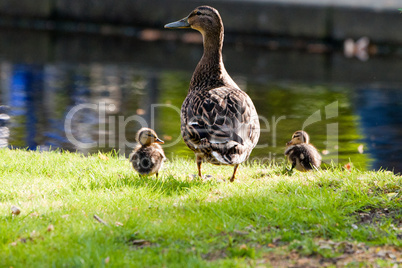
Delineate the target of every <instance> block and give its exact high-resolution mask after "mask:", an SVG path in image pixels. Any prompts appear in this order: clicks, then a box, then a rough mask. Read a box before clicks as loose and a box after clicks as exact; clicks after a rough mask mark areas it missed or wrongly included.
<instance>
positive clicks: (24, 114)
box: [0, 62, 402, 172]
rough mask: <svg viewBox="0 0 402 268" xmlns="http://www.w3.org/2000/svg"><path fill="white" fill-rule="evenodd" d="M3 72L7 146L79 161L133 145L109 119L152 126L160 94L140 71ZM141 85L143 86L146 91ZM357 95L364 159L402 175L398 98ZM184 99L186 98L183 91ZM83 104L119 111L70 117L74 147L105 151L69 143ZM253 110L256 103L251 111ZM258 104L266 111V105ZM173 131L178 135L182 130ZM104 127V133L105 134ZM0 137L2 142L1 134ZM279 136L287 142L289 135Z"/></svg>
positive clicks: (61, 67)
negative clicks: (73, 154)
mask: <svg viewBox="0 0 402 268" xmlns="http://www.w3.org/2000/svg"><path fill="white" fill-rule="evenodd" d="M0 66H1V68H2V74H3V76H2V77H3V81H2V82H3V83H2V91H1V100H2V104H3V105H8V106H10V109H9V112H8V113H9V114H10V115H11V119H10V121H11V124H9V127H10V130H11V131H10V138H9V140H8V142H9V145H10V146H12V147H25V148H28V149H32V150H35V149H37V148H38V146H39V148H40V149H41V150H48V149H49V148H53V149H54V148H62V149H67V150H72V151H78V152H82V153H91V152H96V151H97V150H112V149H114V148H116V147H118V146H119V142H120V141H113V140H112V139H115V138H116V139H118V135H117V134H119V135H121V134H124V135H125V136H127V137H131V139H128V140H129V141H130V142H132V141H133V137H134V132H135V130H137V129H138V126H131V127H129V128H128V129H129V130H128V132H126V133H108V130H110V129H113V130H115V128H112V127H113V126H112V124H115V123H117V122H118V121H117V119H116V118H114V119H113V118H112V117H110V115H112V116H115V117H117V116H124V118H128V117H129V116H132V115H133V114H136V113H137V114H140V115H141V116H142V118H144V120H145V121H147V123H148V125H151V124H150V122H149V121H150V120H151V118H150V113H149V111H148V110H149V107H150V104H152V103H158V94H160V92H158V91H159V90H160V88H159V86H158V80H159V78H160V77H158V75H156V74H155V73H153V72H151V71H149V72H143V71H138V69H135V68H134V67H130V66H123V65H114V66H110V65H91V64H88V65H74V64H70V65H69V64H47V65H29V64H10V63H4V62H3V63H2V65H0ZM245 79H246V78H245ZM135 84H138V85H139V86H135ZM145 84H146V85H148V86H144V85H145ZM356 93H357V94H356V97H355V102H354V103H355V105H354V106H355V107H356V114H357V115H358V117H359V120H360V127H361V131H362V134H363V136H364V139H363V143H365V144H367V146H368V150H365V153H369V154H370V155H371V156H372V157H373V158H374V164H373V166H372V167H373V168H380V167H387V168H389V169H394V170H395V171H398V172H399V171H401V169H402V164H401V160H402V156H401V154H399V151H400V150H401V148H402V142H401V141H400V139H399V137H400V136H401V134H402V133H401V132H402V127H401V126H402V124H401V123H402V119H401V117H400V116H398V115H400V114H401V112H402V107H401V103H402V102H401V97H400V94H398V92H397V90H384V89H379V88H370V89H361V90H358V91H357V92H356ZM183 94H184V95H185V91H183ZM284 94H289V93H284ZM178 98H180V100H179V102H180V103H181V102H182V98H183V99H184V97H183V96H178ZM281 101H283V102H284V103H283V104H281V105H279V106H280V107H287V105H288V103H285V102H286V101H289V100H288V99H287V98H283V99H281ZM85 103H95V104H97V105H98V107H99V103H105V105H106V104H113V105H114V106H115V107H116V110H115V111H104V112H105V116H104V117H100V116H99V111H91V110H90V109H86V110H85V109H84V110H82V111H80V113H78V114H76V115H75V116H74V120H73V124H72V126H73V127H72V129H71V133H73V135H74V136H75V137H76V138H77V139H78V140H79V141H81V142H84V143H88V144H89V143H91V142H96V141H99V140H101V139H103V140H105V141H106V143H107V144H106V146H104V147H94V148H90V149H86V148H80V147H79V146H77V145H76V144H72V143H71V142H70V141H69V140H68V139H67V137H66V130H65V129H64V127H65V125H64V124H65V120H66V116H67V114H68V112H69V111H70V110H71V109H72V108H73V107H76V106H77V105H79V104H85ZM257 103H258V102H257V101H256V105H257ZM261 103H262V105H265V102H260V104H261ZM105 107H108V106H107V105H106V106H105ZM259 109H260V108H259V107H257V110H259ZM260 110H262V109H260ZM106 112H108V113H106ZM282 112H283V111H270V113H272V115H280V114H282ZM112 119H113V120H112ZM110 120H111V121H110ZM157 120H158V118H157ZM339 120H342V119H341V118H340V119H339ZM171 124H174V125H175V128H178V127H179V124H180V123H179V122H171ZM105 125H108V127H102V126H105ZM157 125H158V124H156V126H157ZM176 125H177V127H176ZM102 132H104V133H102ZM2 133H5V135H6V134H7V132H4V131H2ZM165 134H169V135H171V134H170V133H165ZM102 135H103V136H102ZM278 135H279V136H281V137H288V136H289V133H278ZM3 136H4V135H3ZM6 136H7V135H6ZM343 142H345V143H348V142H351V141H350V140H346V141H343ZM353 142H356V141H353ZM113 145H114V146H113ZM119 149H122V151H121V152H122V153H124V154H127V153H128V152H129V150H130V148H121V147H120V148H119ZM173 149H174V148H173ZM265 153H267V152H265ZM354 153H357V152H354Z"/></svg>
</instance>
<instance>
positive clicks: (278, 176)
mask: <svg viewBox="0 0 402 268" xmlns="http://www.w3.org/2000/svg"><path fill="white" fill-rule="evenodd" d="M0 155H1V157H2V159H3V162H2V163H1V164H0V217H1V222H0V241H1V242H0V249H1V250H0V266H5V267H9V266H13V267H18V266H27V265H29V266H37V267H43V266H63V265H65V266H103V265H111V266H127V265H131V266H143V267H145V266H146V267H150V266H151V267H152V266H158V267H159V266H163V265H166V266H170V267H171V266H178V267H197V266H198V267H206V266H212V267H222V266H234V265H238V266H253V265H258V264H259V263H260V264H264V265H265V264H267V265H268V264H269V263H271V259H269V258H271V257H272V265H273V266H275V263H274V260H275V258H277V256H280V255H281V254H284V256H286V257H284V258H282V261H287V263H288V264H289V265H290V264H292V263H293V264H295V263H296V264H297V260H296V259H295V258H293V257H292V256H294V255H295V254H296V255H297V256H298V258H299V259H300V258H301V259H303V258H307V259H311V261H318V263H319V262H320V260H321V262H322V261H329V260H332V261H333V262H335V263H336V262H337V260H338V259H337V258H339V260H338V261H340V260H341V259H342V258H340V256H343V257H345V256H346V257H348V258H349V257H350V256H351V253H349V251H347V248H349V247H351V248H353V250H354V252H355V253H356V252H358V250H363V248H364V250H365V252H366V253H367V254H369V255H370V256H372V258H371V259H370V258H363V257H362V259H361V260H360V259H359V260H358V262H362V263H367V262H371V261H373V259H374V260H375V262H376V263H382V262H383V264H381V265H384V266H386V265H389V264H395V263H397V262H398V258H400V257H402V256H400V255H398V254H399V253H397V252H393V251H392V249H397V248H398V247H401V246H402V244H401V242H400V241H401V236H402V218H401V216H400V215H401V211H402V202H401V200H402V199H401V192H400V190H401V185H402V180H401V177H400V176H396V175H394V174H393V173H391V172H387V171H378V172H373V171H360V170H358V169H356V168H352V169H350V170H347V169H345V168H343V167H336V166H334V167H331V168H328V169H325V170H320V171H317V172H310V173H301V172H294V173H293V174H292V175H291V176H289V175H288V174H286V172H283V170H284V167H283V166H280V165H274V164H271V165H262V164H258V163H251V164H246V165H243V166H241V167H240V169H239V172H238V175H237V179H236V180H235V182H234V183H230V182H228V178H229V177H230V175H231V172H232V171H233V168H232V167H219V166H213V165H209V164H204V165H203V172H204V174H206V175H210V176H205V177H204V178H198V177H197V176H193V175H194V174H196V171H197V168H196V165H195V163H194V161H193V159H181V158H178V159H170V160H169V161H168V162H167V163H166V165H165V167H164V169H163V171H162V172H161V173H160V178H159V179H156V178H155V177H144V178H140V177H139V176H138V175H137V174H136V173H135V172H134V171H133V170H132V168H131V166H130V164H129V162H128V160H127V159H125V158H124V157H120V156H118V155H116V154H113V153H111V154H106V155H104V156H100V155H98V154H95V155H90V156H87V157H84V156H82V155H79V154H74V153H68V152H43V153H40V152H27V151H23V150H8V149H3V150H0ZM13 205H15V206H18V207H19V208H20V210H21V213H20V214H19V215H12V214H11V206H13ZM95 214H96V215H97V216H98V217H99V218H100V219H101V220H102V222H104V223H102V222H99V221H97V220H95V219H94V217H93V216H94V215H95ZM359 243H362V244H361V245H360V246H357V245H359ZM344 248H346V249H344ZM359 248H360V249H359ZM372 248H379V250H378V252H380V251H381V250H383V251H384V252H385V253H381V254H379V256H376V254H377V253H378V252H377V253H376V251H375V250H373V249H372ZM292 254H293V255H292ZM267 256H270V257H269V258H268V257H267ZM346 257H345V258H346ZM393 257H395V258H393ZM345 258H343V259H342V260H344V259H345ZM313 259H314V260H313ZM379 260H381V261H379ZM349 262H350V263H352V262H353V260H352V259H350V261H349ZM285 263H286V262H285Z"/></svg>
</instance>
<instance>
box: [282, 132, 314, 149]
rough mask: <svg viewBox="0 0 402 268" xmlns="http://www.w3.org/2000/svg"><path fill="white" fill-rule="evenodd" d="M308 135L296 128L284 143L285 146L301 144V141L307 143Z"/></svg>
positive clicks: (308, 140)
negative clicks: (289, 138)
mask: <svg viewBox="0 0 402 268" xmlns="http://www.w3.org/2000/svg"><path fill="white" fill-rule="evenodd" d="M309 142H310V137H309V135H308V134H307V132H306V131H303V130H298V131H296V132H295V133H293V135H292V139H291V140H290V141H288V142H287V143H286V146H290V145H295V144H301V143H309Z"/></svg>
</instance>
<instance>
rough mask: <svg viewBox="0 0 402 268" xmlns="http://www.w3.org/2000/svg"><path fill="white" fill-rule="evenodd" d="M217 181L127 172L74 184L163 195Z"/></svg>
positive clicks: (182, 191) (74, 185) (185, 190)
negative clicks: (143, 189) (130, 189)
mask: <svg viewBox="0 0 402 268" xmlns="http://www.w3.org/2000/svg"><path fill="white" fill-rule="evenodd" d="M217 183H218V182H217V181H213V180H208V181H205V180H202V179H200V178H198V177H196V178H194V179H190V178H185V179H181V178H175V177H174V176H172V175H169V176H165V177H162V178H155V177H154V176H142V177H140V176H139V175H136V174H135V175H132V174H125V175H118V176H117V177H116V176H110V177H105V178H98V179H88V180H77V181H76V182H74V183H73V184H72V188H73V190H98V189H116V188H127V187H128V188H142V187H144V188H147V189H148V190H151V191H152V192H157V193H159V194H162V195H166V196H170V195H173V194H178V195H180V194H184V193H186V192H187V191H188V190H189V189H190V188H193V187H196V188H200V187H201V188H203V187H211V186H213V185H215V184H217Z"/></svg>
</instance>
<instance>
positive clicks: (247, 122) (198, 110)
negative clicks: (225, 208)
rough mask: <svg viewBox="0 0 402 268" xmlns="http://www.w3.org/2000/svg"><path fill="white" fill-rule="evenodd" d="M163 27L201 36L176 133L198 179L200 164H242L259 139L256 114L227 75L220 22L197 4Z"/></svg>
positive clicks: (244, 95) (232, 179)
mask: <svg viewBox="0 0 402 268" xmlns="http://www.w3.org/2000/svg"><path fill="white" fill-rule="evenodd" d="M165 28H192V29H195V30H197V31H199V32H200V33H201V34H202V36H203V45H204V53H203V56H202V58H201V60H200V61H199V63H198V65H197V67H196V69H195V71H194V73H193V76H192V78H191V82H190V87H189V91H188V94H187V97H186V99H185V100H184V102H183V105H182V107H181V135H182V137H183V140H184V142H185V143H186V144H187V146H188V147H189V148H190V149H191V150H193V151H194V153H195V155H196V160H197V167H198V175H199V176H200V177H201V164H202V162H205V161H206V162H209V163H212V164H215V165H231V166H234V170H233V175H232V176H231V178H230V181H231V182H233V181H234V179H235V175H236V170H237V167H238V166H239V164H241V163H242V162H244V161H246V160H247V159H248V157H249V156H250V153H251V151H252V150H253V148H254V147H255V146H256V144H257V142H258V139H259V136H260V123H259V120H258V114H257V111H256V109H255V107H254V104H253V102H252V101H251V99H250V97H249V96H248V95H247V94H246V93H245V92H244V91H242V90H241V89H240V88H239V86H238V85H237V84H236V83H235V82H234V81H233V79H232V78H231V77H230V76H229V74H228V73H227V71H226V69H225V66H224V64H223V59H222V47H223V23H222V19H221V17H220V15H219V12H218V11H217V10H216V9H214V8H212V7H209V6H200V7H197V8H196V9H195V10H193V11H192V12H191V13H190V14H189V15H188V16H187V17H185V18H183V19H181V20H179V21H176V22H172V23H169V24H167V25H165Z"/></svg>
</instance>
